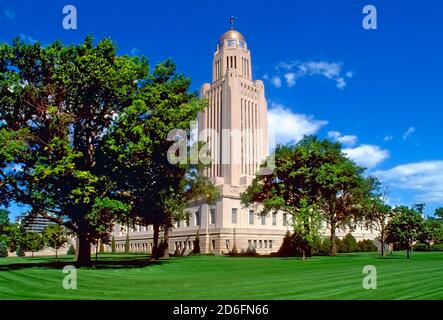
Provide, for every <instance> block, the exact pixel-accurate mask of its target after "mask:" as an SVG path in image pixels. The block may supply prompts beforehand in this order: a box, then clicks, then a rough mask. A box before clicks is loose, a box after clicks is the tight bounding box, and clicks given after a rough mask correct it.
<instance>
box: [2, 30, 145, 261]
mask: <svg viewBox="0 0 443 320" xmlns="http://www.w3.org/2000/svg"><path fill="white" fill-rule="evenodd" d="M147 72H148V65H147V62H146V61H145V59H140V58H138V57H128V56H117V55H116V45H115V44H114V43H113V42H112V41H110V40H109V39H104V40H102V41H100V42H98V44H97V45H94V44H93V39H92V38H91V37H86V39H85V41H84V43H82V44H80V45H67V46H65V45H63V44H62V43H61V42H60V41H56V42H54V43H52V44H50V45H48V46H46V47H41V45H40V44H39V43H35V44H33V45H27V44H25V43H24V42H23V41H21V40H19V39H15V40H14V41H13V44H12V45H8V44H2V45H1V46H0V92H1V94H0V119H1V122H0V123H1V125H0V201H1V202H0V204H1V205H7V204H8V203H10V202H16V203H19V204H24V205H28V206H30V207H31V208H32V211H31V214H32V215H41V216H43V217H45V218H47V219H49V220H51V221H53V222H56V223H58V224H60V225H64V226H65V227H66V228H68V229H70V230H71V231H72V232H74V233H75V234H76V235H77V237H78V239H79V246H78V259H77V265H79V266H88V265H90V264H91V250H90V244H91V241H92V240H93V239H94V238H91V236H92V237H93V236H94V234H95V231H96V227H97V224H98V223H99V222H101V221H105V222H109V221H114V220H113V219H111V218H109V217H105V216H101V214H113V215H114V214H118V211H119V210H118V209H119V206H117V207H115V206H111V207H108V208H107V209H108V210H94V206H95V207H97V206H98V205H103V204H111V205H115V204H116V202H107V203H104V202H103V201H102V200H103V199H107V198H108V197H110V196H112V195H113V194H114V190H113V185H112V183H111V182H110V179H109V174H108V173H109V172H106V171H104V170H102V163H101V162H100V159H103V155H102V153H101V145H102V144H103V139H104V137H105V135H106V133H107V132H108V131H109V129H110V127H111V126H112V125H113V124H114V119H115V117H118V115H119V114H120V113H121V112H122V110H123V109H125V108H127V107H128V106H130V105H131V104H132V102H133V100H134V99H135V97H136V96H137V94H139V92H140V87H141V85H140V84H141V83H143V80H144V79H145V77H146V75H147ZM103 227H104V228H106V230H107V231H108V232H110V231H111V228H112V225H111V224H109V223H108V224H107V225H105V226H103Z"/></svg>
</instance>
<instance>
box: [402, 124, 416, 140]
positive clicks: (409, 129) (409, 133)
mask: <svg viewBox="0 0 443 320" xmlns="http://www.w3.org/2000/svg"><path fill="white" fill-rule="evenodd" d="M414 132H415V127H409V128H408V130H406V132H405V133H404V134H403V140H406V139H408V138H410V137H411V136H412V134H413V133H414Z"/></svg>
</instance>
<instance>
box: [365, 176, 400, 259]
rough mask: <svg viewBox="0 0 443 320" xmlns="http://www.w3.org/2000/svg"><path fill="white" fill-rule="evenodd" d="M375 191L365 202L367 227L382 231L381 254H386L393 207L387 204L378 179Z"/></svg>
mask: <svg viewBox="0 0 443 320" xmlns="http://www.w3.org/2000/svg"><path fill="white" fill-rule="evenodd" d="M374 190H376V192H374V193H373V194H371V195H370V196H369V197H368V198H367V201H366V204H365V214H364V220H365V224H366V226H367V227H369V228H372V229H374V230H376V231H378V232H379V233H380V236H379V240H380V249H381V255H382V256H384V255H385V242H386V227H387V225H388V221H389V219H390V218H391V217H392V214H393V213H392V208H391V207H390V206H388V205H387V204H385V194H384V193H383V192H380V190H381V187H380V183H379V182H378V180H376V179H374Z"/></svg>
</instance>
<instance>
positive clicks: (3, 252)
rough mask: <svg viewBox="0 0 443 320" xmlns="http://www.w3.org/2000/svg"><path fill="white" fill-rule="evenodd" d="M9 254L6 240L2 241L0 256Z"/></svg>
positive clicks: (0, 243) (0, 242)
mask: <svg viewBox="0 0 443 320" xmlns="http://www.w3.org/2000/svg"><path fill="white" fill-rule="evenodd" d="M7 256H8V246H7V245H6V243H5V242H4V241H0V258H3V257H7Z"/></svg>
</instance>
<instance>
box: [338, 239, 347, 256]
mask: <svg viewBox="0 0 443 320" xmlns="http://www.w3.org/2000/svg"><path fill="white" fill-rule="evenodd" d="M335 245H336V247H337V252H340V253H345V252H349V251H348V248H346V245H345V243H344V242H343V240H342V239H340V238H335Z"/></svg>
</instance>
